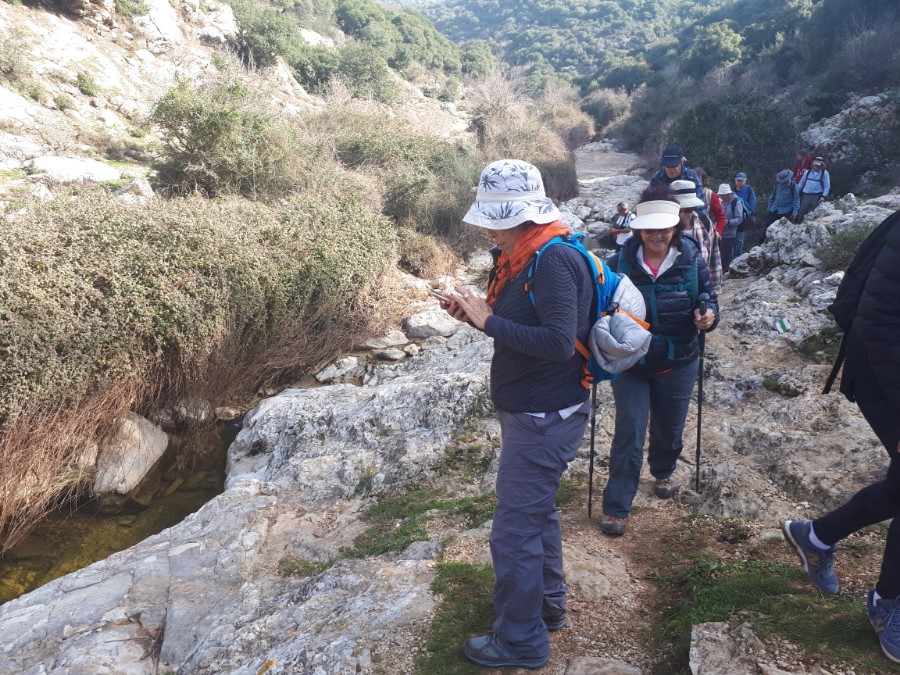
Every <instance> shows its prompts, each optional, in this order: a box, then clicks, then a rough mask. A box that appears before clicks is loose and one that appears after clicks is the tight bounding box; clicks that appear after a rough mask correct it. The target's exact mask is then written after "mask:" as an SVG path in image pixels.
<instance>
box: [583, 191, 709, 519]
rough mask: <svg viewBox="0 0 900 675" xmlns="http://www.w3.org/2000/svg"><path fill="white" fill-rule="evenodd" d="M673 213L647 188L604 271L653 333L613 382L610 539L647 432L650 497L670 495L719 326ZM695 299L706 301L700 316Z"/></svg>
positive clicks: (606, 500)
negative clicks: (708, 338)
mask: <svg viewBox="0 0 900 675" xmlns="http://www.w3.org/2000/svg"><path fill="white" fill-rule="evenodd" d="M679 211H680V205H679V203H678V201H677V199H676V198H675V196H674V195H673V194H672V191H671V190H670V189H669V188H668V186H664V185H658V184H656V185H654V184H651V185H650V187H648V188H647V189H646V190H645V191H644V193H643V194H642V195H641V200H640V201H639V202H638V205H637V218H635V219H634V221H632V223H631V229H632V230H633V231H634V236H633V237H632V238H631V239H629V240H628V241H627V242H625V246H624V247H623V248H622V250H621V252H619V253H617V254H616V255H614V256H613V257H612V259H611V260H610V263H609V265H610V267H611V268H612V269H613V270H615V271H616V272H617V273H619V274H620V275H624V276H628V277H629V278H630V279H631V281H632V282H633V283H634V285H635V286H637V288H638V290H640V291H641V294H642V295H643V296H644V302H645V305H646V316H645V319H646V320H647V321H648V322H649V323H650V332H651V333H653V339H652V340H651V342H650V349H649V351H648V352H647V354H646V356H645V357H644V358H643V359H642V360H641V361H640V362H638V363H637V364H636V365H634V366H632V367H631V368H630V369H628V370H626V371H625V372H624V373H622V374H621V375H620V376H619V378H618V379H615V380H612V390H613V395H614V397H615V401H616V430H615V434H614V436H613V441H612V446H611V448H610V453H609V480H608V481H607V484H606V488H605V489H604V490H603V517H602V519H601V521H600V529H601V530H602V531H603V532H604V533H605V534H609V535H620V534H623V533H624V532H625V525H626V521H627V518H628V516H629V514H630V513H631V503H632V501H633V500H634V495H635V493H636V492H637V489H638V483H639V479H640V475H641V467H642V466H643V464H644V442H645V440H646V439H647V431H648V428H649V430H650V441H649V445H648V449H647V463H648V464H649V465H650V473H651V475H652V476H653V478H654V479H655V485H654V492H655V494H656V496H657V497H659V498H660V499H668V498H670V497H672V496H673V495H674V494H675V492H676V490H677V485H676V483H675V481H674V480H673V478H672V475H673V473H674V471H675V463H676V462H677V460H678V457H679V455H681V451H682V449H683V447H684V443H683V440H682V434H683V432H684V425H685V420H686V419H687V413H688V407H689V405H690V402H691V394H692V392H693V389H694V382H696V381H697V372H698V360H699V356H700V347H699V339H698V334H699V331H700V330H704V331H706V330H712V329H713V328H715V327H716V324H717V323H718V315H719V306H718V301H717V299H716V292H715V289H713V287H712V285H711V284H710V281H709V272H708V271H707V268H706V262H705V261H704V260H703V258H702V256H701V255H700V250H699V248H698V246H697V244H696V243H695V242H694V241H693V240H691V239H689V238H688V237H685V236H683V231H682V229H681V227H680V225H679V215H678V214H679ZM701 293H705V294H707V298H708V299H707V300H706V311H705V313H702V314H701V312H700V311H699V306H700V305H701V301H700V294H701Z"/></svg>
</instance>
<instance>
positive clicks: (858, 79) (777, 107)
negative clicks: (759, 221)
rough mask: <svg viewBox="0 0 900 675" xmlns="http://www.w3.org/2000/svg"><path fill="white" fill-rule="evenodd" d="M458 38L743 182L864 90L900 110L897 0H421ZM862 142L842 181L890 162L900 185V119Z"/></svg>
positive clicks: (869, 130)
mask: <svg viewBox="0 0 900 675" xmlns="http://www.w3.org/2000/svg"><path fill="white" fill-rule="evenodd" d="M412 4H417V5H418V6H420V7H421V9H422V11H423V12H425V14H426V15H427V16H428V17H430V18H431V19H432V20H433V21H434V22H435V25H436V26H437V27H438V29H440V30H441V31H442V32H443V33H444V34H446V35H448V36H450V37H451V38H453V39H454V40H471V39H482V40H489V41H491V44H492V45H494V46H495V51H496V53H497V55H498V56H499V57H500V58H502V59H504V60H505V61H507V62H509V63H514V64H516V65H517V66H519V67H521V68H523V69H524V70H526V72H527V73H529V75H530V77H531V79H532V81H533V82H535V83H541V82H543V81H546V80H547V79H548V78H562V79H563V80H566V81H568V82H570V83H571V84H573V85H575V86H576V87H578V88H579V90H580V92H581V94H582V96H583V97H584V99H585V102H584V109H585V110H586V111H588V112H589V113H591V114H592V115H593V116H594V119H595V121H596V122H597V124H598V126H599V127H600V128H604V129H605V131H606V133H608V134H612V135H615V136H617V137H619V138H620V139H621V140H623V141H624V142H625V144H626V146H627V147H628V148H629V149H632V150H636V151H638V152H641V153H642V154H644V155H645V156H646V157H647V158H648V160H650V159H651V158H655V157H657V156H658V152H659V150H660V149H661V147H662V146H663V145H664V144H665V143H666V142H673V141H674V142H680V143H681V144H683V146H684V147H685V148H686V150H687V152H688V158H689V160H690V161H691V162H692V163H693V164H694V165H698V166H699V165H702V166H704V167H705V168H706V169H707V171H708V172H709V173H710V175H712V176H714V177H717V178H720V179H722V180H729V179H730V178H731V177H733V175H734V172H735V171H738V170H745V171H749V172H750V175H751V182H753V183H754V184H755V185H757V186H758V187H759V186H761V187H763V188H769V187H770V186H771V183H772V176H773V175H774V173H775V172H777V171H778V170H779V169H781V168H784V166H785V165H787V164H789V163H790V162H791V161H792V160H793V153H794V150H795V149H796V147H805V144H803V143H802V142H801V141H800V140H799V139H798V134H799V132H800V131H801V130H802V129H804V128H805V127H806V126H807V125H808V124H809V123H810V122H813V121H816V120H818V119H820V118H822V117H825V116H829V115H833V114H835V113H836V112H838V111H839V110H841V108H842V107H843V106H845V105H846V103H847V101H848V99H850V98H851V97H852V96H856V97H859V96H864V95H867V94H874V93H882V94H886V95H887V96H888V98H889V102H890V105H891V106H892V108H893V110H894V111H895V113H896V110H897V101H898V95H897V91H898V87H900V45H898V44H897V42H896V40H895V39H894V37H893V36H895V35H896V33H897V30H898V28H900V16H898V15H897V12H896V4H895V3H893V2H891V1H890V0H866V1H864V2H855V1H854V0H821V1H818V0H817V1H814V0H787V1H785V0H708V1H705V2H691V1H688V2H675V1H674V0H625V1H622V2H609V1H607V0H580V1H577V2H558V1H556V0H538V1H537V2H533V3H528V4H526V5H522V4H521V3H516V2H512V1H511V0H448V1H446V2H443V1H442V2H436V1H434V0H420V1H419V2H413V3H412ZM850 134H851V135H852V136H853V140H854V142H855V143H856V144H857V147H858V148H859V152H858V153H857V154H856V156H855V157H852V158H842V159H843V160H844V162H843V166H841V167H838V168H837V170H836V171H835V170H833V171H832V178H833V182H834V183H835V192H836V193H839V192H841V191H848V190H851V189H859V188H857V187H855V182H856V181H857V179H858V178H859V176H860V175H861V174H863V173H865V172H866V171H873V170H874V171H876V172H877V173H878V177H877V179H876V180H875V183H876V184H877V185H875V186H873V185H872V184H871V183H870V184H868V186H867V187H868V189H872V188H873V187H878V188H884V187H892V186H895V185H898V184H900V181H898V179H897V177H896V173H897V172H896V171H894V168H895V159H894V158H895V157H896V156H897V153H898V151H900V138H898V133H897V125H888V128H887V129H886V128H884V127H873V126H872V125H871V124H866V123H860V124H859V125H857V127H855V128H853V129H851V131H850Z"/></svg>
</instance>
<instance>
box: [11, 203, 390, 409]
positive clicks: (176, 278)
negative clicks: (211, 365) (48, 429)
mask: <svg viewBox="0 0 900 675" xmlns="http://www.w3.org/2000/svg"><path fill="white" fill-rule="evenodd" d="M5 227H6V236H5V237H4V239H3V241H2V242H0V271H2V273H0V279H2V284H0V322H2V324H3V327H4V330H3V331H2V335H0V351H2V353H3V354H4V359H3V360H2V361H0V422H4V421H8V420H11V419H13V418H15V417H16V416H17V415H18V414H19V413H20V412H21V411H22V410H25V409H27V408H29V407H33V406H35V405H40V404H42V403H48V402H62V401H71V400H77V399H78V398H80V397H82V396H84V395H87V394H89V393H91V392H92V391H94V390H96V389H97V388H98V387H100V386H101V385H102V384H103V383H104V382H107V381H111V380H118V379H124V378H128V377H134V376H137V377H144V376H149V375H148V373H149V372H150V371H152V370H153V369H154V368H158V367H159V365H160V364H168V365H167V366H166V367H167V368H169V369H174V371H178V372H186V373H190V372H193V370H194V369H195V367H196V364H202V363H207V362H208V360H209V359H210V357H211V356H214V355H215V354H216V353H217V352H218V351H220V350H221V349H222V348H223V346H224V345H226V344H227V343H228V341H229V340H237V341H238V342H239V343H240V347H241V350H242V352H243V353H244V354H245V357H246V358H247V359H248V360H252V359H250V357H251V356H252V354H253V352H254V350H255V349H264V348H265V347H266V346H267V345H269V344H270V343H271V342H272V341H277V340H279V339H284V338H285V335H286V334H288V333H291V331H295V330H300V331H302V334H303V335H304V337H303V340H304V344H305V348H301V349H296V350H292V351H294V352H296V356H295V358H294V361H293V363H287V364H286V366H287V367H295V366H296V364H298V363H302V362H303V361H304V360H305V359H308V358H309V353H307V354H306V356H303V355H302V354H303V352H304V351H307V352H309V351H310V350H312V351H315V349H312V348H313V347H314V346H315V344H316V343H317V342H318V341H319V340H326V341H331V342H332V346H331V347H330V348H331V349H334V348H336V345H335V344H334V343H337V342H340V340H339V339H338V336H341V335H344V334H346V333H347V332H348V331H349V329H350V327H352V326H356V327H357V328H358V327H359V326H361V325H362V323H363V322H364V317H362V316H361V315H360V313H359V312H356V311H354V309H353V308H354V306H355V305H354V302H355V300H356V298H357V297H358V296H359V295H360V293H361V292H363V291H364V290H365V289H366V288H368V287H369V286H370V284H372V283H373V282H374V280H377V279H378V278H379V277H380V275H381V273H382V271H383V270H384V269H385V267H386V266H387V265H389V264H393V261H394V255H395V253H394V251H395V246H396V244H395V238H394V236H393V230H392V228H391V227H390V225H389V223H387V222H386V221H385V219H384V218H382V217H381V216H379V215H378V214H377V213H374V212H373V211H372V210H371V208H369V207H368V206H366V205H365V202H364V201H363V200H357V199H354V198H353V197H352V196H351V197H347V198H344V199H342V200H339V201H338V200H331V201H328V200H326V199H325V198H319V199H317V200H313V199H293V200H286V201H284V202H283V203H280V204H279V205H278V206H276V207H266V206H263V205H261V204H256V203H247V202H244V203H240V202H232V201H219V202H207V201H203V200H200V199H188V200H175V201H172V202H163V201H154V202H151V203H150V204H147V205H144V206H131V205H128V204H125V203H123V202H121V201H119V200H116V199H114V198H109V197H106V196H105V195H104V191H103V190H99V191H97V192H96V193H91V194H90V195H84V196H82V197H81V198H79V199H78V200H76V201H75V202H71V203H70V202H68V201H67V200H57V201H54V202H51V203H49V204H32V205H30V206H29V208H28V213H27V215H26V216H25V217H23V218H19V219H16V220H14V221H11V222H9V223H7V225H6V226H5ZM360 242H365V246H361V245H360ZM348 308H349V311H348ZM307 331H308V332H307ZM344 339H346V338H344ZM323 344H325V343H323ZM320 347H321V345H320ZM318 357H319V355H316V358H318ZM246 368H247V369H248V370H252V368H253V365H252V363H247V364H246Z"/></svg>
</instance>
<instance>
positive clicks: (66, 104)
mask: <svg viewBox="0 0 900 675" xmlns="http://www.w3.org/2000/svg"><path fill="white" fill-rule="evenodd" d="M53 103H54V104H55V105H56V107H57V109H59V110H60V111H62V112H65V111H66V110H71V109H72V108H74V107H75V101H73V100H72V99H71V97H69V96H66V95H65V94H59V95H58V96H55V97H54V98H53Z"/></svg>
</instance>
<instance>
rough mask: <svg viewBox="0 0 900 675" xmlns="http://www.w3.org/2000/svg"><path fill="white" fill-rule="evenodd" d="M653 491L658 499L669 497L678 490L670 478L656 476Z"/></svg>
mask: <svg viewBox="0 0 900 675" xmlns="http://www.w3.org/2000/svg"><path fill="white" fill-rule="evenodd" d="M654 492H655V493H656V496H657V497H659V498H660V499H671V498H672V497H674V496H675V493H676V492H678V486H677V485H675V483H673V482H672V479H671V478H657V479H656V487H655V488H654Z"/></svg>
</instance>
